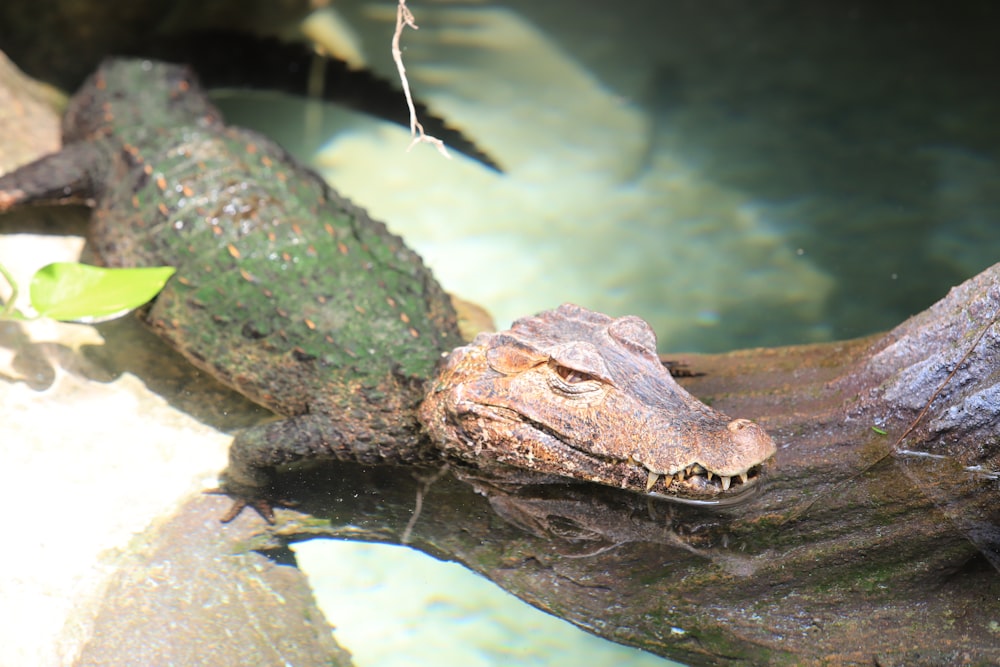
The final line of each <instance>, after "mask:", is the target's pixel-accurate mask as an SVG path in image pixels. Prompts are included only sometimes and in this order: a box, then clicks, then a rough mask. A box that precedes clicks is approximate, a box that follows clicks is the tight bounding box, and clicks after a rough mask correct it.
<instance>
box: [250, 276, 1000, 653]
mask: <svg viewBox="0 0 1000 667" xmlns="http://www.w3.org/2000/svg"><path fill="white" fill-rule="evenodd" d="M998 285H1000V265H997V266H994V267H992V268H990V269H989V270H987V271H985V272H984V273H982V274H981V275H979V276H977V277H976V278H974V279H972V280H970V281H968V282H966V283H964V284H963V285H961V286H959V287H956V288H954V289H953V290H952V291H951V293H950V294H949V295H948V296H947V297H946V298H945V299H944V300H942V301H941V302H939V303H937V304H936V305H934V306H933V307H931V308H930V309H928V310H927V311H925V312H923V313H921V314H919V315H917V316H915V317H913V318H911V319H909V320H907V321H906V322H904V323H903V324H901V325H900V326H899V327H897V328H896V329H894V330H893V331H891V332H889V333H888V334H886V335H884V336H875V337H871V338H867V339H862V340H854V341H847V342H841V343H832V344H821V345H808V346H800V347H788V348H777V349H759V350H747V351H741V352H734V353H730V354H722V355H683V356H681V357H680V360H681V361H683V362H684V363H686V364H688V365H689V366H690V367H691V368H692V369H696V370H697V371H698V372H699V373H700V375H699V376H697V377H693V378H689V379H685V380H683V382H684V383H685V385H686V386H687V388H688V389H689V390H690V391H691V392H692V393H694V394H695V395H696V396H699V397H700V398H702V399H703V400H706V401H708V402H710V403H712V404H713V405H714V406H716V407H718V408H720V409H721V410H723V411H725V412H726V413H727V414H732V415H740V416H752V417H754V418H755V419H758V420H759V421H760V422H761V423H762V424H764V425H765V426H766V427H767V428H768V430H769V431H770V432H771V433H772V435H773V436H774V437H775V440H776V441H777V442H778V443H779V452H778V454H777V456H776V460H775V461H774V465H773V466H772V467H771V469H770V470H769V471H768V474H767V478H766V480H765V482H764V484H763V485H762V487H761V488H760V489H759V490H758V492H757V493H755V494H754V495H753V496H752V497H750V498H748V499H746V500H745V501H743V502H741V503H738V504H734V505H731V506H724V507H691V506H686V505H678V504H675V503H671V502H667V501H664V500H660V499H649V498H645V497H640V496H638V495H635V494H632V493H628V492H618V491H616V490H613V489H606V488H600V487H595V486H591V485H586V484H566V485H552V484H539V485H537V486H520V487H517V488H502V487H500V486H497V485H495V484H493V483H491V482H490V481H488V480H477V479H475V478H474V477H470V476H469V475H468V474H467V473H464V472H462V471H455V472H456V473H457V474H456V475H454V476H452V475H446V476H444V477H440V478H439V479H438V480H437V481H435V482H433V483H430V482H428V481H426V480H428V479H431V478H432V477H434V475H433V471H427V474H426V475H425V476H424V477H423V479H424V480H425V481H424V482H421V481H418V478H419V477H420V475H416V476H415V475H414V474H411V473H412V472H413V471H407V470H404V469H399V468H392V469H390V468H385V469H371V468H370V469H365V468H361V467H359V466H352V465H344V464H339V465H337V466H333V467H329V468H323V469H322V470H314V471H312V472H309V473H303V475H302V476H296V477H295V478H294V479H291V480H287V481H288V482H289V483H291V484H293V485H294V487H295V489H296V494H297V495H301V490H302V489H312V491H311V492H309V495H308V496H307V497H306V498H305V500H304V502H303V505H302V507H301V508H299V510H300V511H299V512H282V513H280V515H279V520H278V523H277V524H276V525H275V526H274V527H272V528H271V529H268V530H267V531H266V532H263V533H261V534H259V535H258V536H257V538H256V539H255V541H253V542H252V544H254V545H255V546H256V547H258V548H267V547H276V546H282V545H285V544H286V543H287V542H288V541H294V540H302V539H308V538H313V537H335V538H347V539H366V540H374V541H382V542H393V543H401V542H407V543H409V544H410V545H411V546H413V547H416V548H418V549H421V550H423V551H425V552H427V553H429V554H431V555H433V556H435V557H438V558H442V559H447V560H455V561H459V562H461V563H464V564H465V565H467V566H468V567H470V568H471V569H473V570H475V571H477V572H479V573H481V574H483V575H484V576H486V577H488V578H489V579H491V580H492V581H494V582H496V583H497V584H498V585H500V586H501V587H503V588H505V589H506V590H508V591H510V592H512V593H514V594H515V595H517V596H518V597H520V598H522V599H524V600H526V601H528V602H529V603H531V604H533V605H535V606H537V607H539V608H541V609H544V610H546V611H549V612H551V613H553V614H555V615H557V616H560V617H562V618H565V619H567V620H569V621H571V622H573V623H575V624H576V625H578V626H580V627H582V628H584V629H586V630H588V631H590V632H593V633H595V634H597V635H600V636H603V637H606V638H608V639H611V640H613V641H617V642H622V643H625V644H630V645H633V646H637V647H639V648H642V649H644V650H647V651H650V652H652V653H656V654H659V655H663V656H667V657H670V658H672V659H675V660H680V661H683V662H686V663H689V664H693V665H772V664H820V663H823V664H828V663H834V664H855V663H856V664H878V665H942V664H984V665H985V664H997V663H998V662H1000V648H998V646H1000V642H998V633H1000V629H998V627H997V625H996V623H997V618H998V616H997V612H998V611H1000V576H998V572H997V570H998V569H1000V492H998V489H1000V482H998V478H1000V476H998V474H997V471H998V470H1000V435H998V429H1000V416H998V412H1000V403H998V400H997V396H998V393H997V392H998V391H1000V385H998V379H1000V365H998V363H997V359H998V354H1000V331H998V330H997V329H998V328H1000V327H995V326H994V325H995V324H996V317H997V313H998V308H1000V288H998ZM984 332H985V333H984ZM675 358H676V357H675ZM925 408H926V410H925ZM918 417H919V420H918ZM455 477H460V478H463V479H464V482H465V483H463V482H460V481H458V480H456V479H455ZM476 492H478V494H479V495H477V493H476ZM418 498H419V501H418ZM421 506H422V507H421ZM416 507H421V511H420V513H419V516H418V517H416V519H415V520H411V519H412V518H413V515H414V510H415V508H416ZM499 517H503V519H501V518H499Z"/></svg>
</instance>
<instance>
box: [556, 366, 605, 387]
mask: <svg viewBox="0 0 1000 667" xmlns="http://www.w3.org/2000/svg"><path fill="white" fill-rule="evenodd" d="M555 371H556V373H557V374H558V375H559V377H561V378H562V379H563V381H565V382H566V384H579V383H580V382H588V381H590V380H596V379H597V378H595V377H594V376H593V375H590V374H588V373H584V372H583V371H578V370H576V369H575V368H570V367H569V366H560V365H558V364H556V367H555Z"/></svg>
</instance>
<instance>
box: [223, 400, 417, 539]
mask: <svg viewBox="0 0 1000 667" xmlns="http://www.w3.org/2000/svg"><path fill="white" fill-rule="evenodd" d="M362 421H364V420H362ZM381 426H382V427H383V428H384V429H385V431H386V432H388V433H386V432H383V433H379V431H377V430H368V429H359V428H357V423H356V422H354V421H342V420H337V419H334V418H331V417H330V416H329V415H326V414H321V413H319V414H305V415H299V416H295V417H288V418H286V419H281V420H279V421H273V422H267V423H264V424H260V425H257V426H253V427H251V428H248V429H245V430H243V431H240V432H239V433H237V434H236V437H235V438H234V439H233V443H232V445H231V446H230V448H229V466H228V468H227V469H226V471H225V472H224V473H223V474H222V475H221V476H220V479H219V488H218V489H213V490H212V491H210V492H209V493H218V494H224V495H228V496H230V497H231V498H232V499H233V505H232V506H231V507H230V508H229V510H228V511H227V512H226V514H225V515H224V516H223V517H222V519H221V521H222V522H223V523H228V522H230V521H232V520H233V519H235V518H236V517H237V516H239V514H240V512H242V511H243V509H244V508H245V507H252V508H253V509H254V510H256V511H257V513H258V514H260V515H261V517H263V518H264V519H265V520H266V521H267V522H268V523H272V522H273V521H274V507H275V506H286V507H289V506H292V505H294V504H295V503H294V502H292V501H290V500H288V499H286V498H282V497H281V495H280V493H279V491H278V488H277V483H276V482H277V476H278V471H279V470H280V469H282V468H287V467H289V466H292V465H294V464H296V463H299V462H303V461H308V462H310V463H313V462H319V461H324V460H326V461H331V460H336V461H354V462H358V463H367V464H372V465H375V464H400V463H418V462H420V461H422V460H423V459H425V458H426V457H425V456H421V453H425V452H424V451H423V450H424V448H422V447H420V444H419V442H420V441H419V439H418V438H417V437H416V435H415V434H414V435H411V436H410V437H401V434H400V432H399V430H398V427H400V426H404V428H405V430H406V431H411V429H412V427H411V426H410V425H409V424H407V425H401V424H394V425H386V424H381ZM393 426H396V427H397V428H393ZM393 431H395V437H392V438H382V437H378V436H379V435H388V434H390V433H392V432H393Z"/></svg>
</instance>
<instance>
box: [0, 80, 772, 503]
mask: <svg viewBox="0 0 1000 667" xmlns="http://www.w3.org/2000/svg"><path fill="white" fill-rule="evenodd" d="M63 130H64V131H63V133H64V148H63V150H61V151H60V152H59V153H55V154H53V155H50V156H47V157H44V158H42V159H40V160H38V161H36V162H34V163H32V164H30V165H27V166H25V167H22V168H21V169H19V170H17V171H16V172H13V173H11V174H8V175H6V176H4V177H2V178H0V212H3V211H4V210H7V209H10V208H13V207H15V206H20V205H23V204H29V203H61V202H71V201H86V202H89V203H91V204H92V205H93V207H94V221H93V225H92V229H91V238H90V242H91V244H92V245H93V247H94V249H95V250H96V252H97V254H98V255H99V256H100V258H101V259H102V261H103V262H104V263H105V264H107V265H109V266H154V265H172V266H176V267H177V273H176V274H175V275H174V277H173V278H171V280H170V281H169V282H168V284H167V286H166V287H165V289H164V290H163V292H162V293H161V294H160V295H159V296H158V297H157V298H156V300H155V301H154V302H153V304H152V305H151V306H150V307H149V308H148V309H147V310H146V311H145V313H144V318H145V320H146V322H147V323H148V324H149V325H150V326H151V327H152V328H153V329H154V330H155V331H156V332H157V333H159V334H160V335H161V336H163V337H164V338H165V339H166V340H167V341H168V342H169V343H170V344H171V345H172V346H173V347H175V348H176V349H177V350H178V351H179V352H181V354H183V355H184V356H185V357H187V358H188V359H189V360H190V361H191V362H192V363H193V364H195V365H196V366H198V367H199V368H202V369H204V370H205V371H207V372H208V373H210V374H212V375H213V376H215V377H217V378H218V379H219V380H221V381H222V382H224V383H226V384H228V385H229V386H231V387H233V388H234V389H236V390H237V391H239V392H240V393H242V394H244V395H246V396H247V397H249V398H250V399H252V400H254V401H256V402H257V403H259V404H261V405H263V406H265V407H268V408H270V409H271V410H273V411H274V412H276V413H278V414H279V415H281V416H283V417H285V418H284V419H282V420H279V421H276V422H271V423H268V424H264V425H261V426H258V427H255V428H251V429H248V430H246V431H243V432H241V433H239V434H238V435H237V437H236V438H235V439H234V442H233V446H232V448H231V450H230V465H229V468H228V470H227V472H226V474H225V476H224V479H223V488H224V490H225V491H226V492H227V493H229V494H230V495H232V496H233V497H234V498H236V499H237V503H236V505H235V506H234V510H233V511H232V512H231V513H230V517H229V518H231V516H235V514H236V513H238V512H239V510H240V509H241V508H242V507H243V506H244V505H245V504H246V503H248V502H249V503H252V504H253V505H254V506H255V507H256V508H257V509H258V510H259V511H260V512H261V513H262V514H263V515H264V516H265V517H267V518H269V517H270V512H271V509H270V502H271V500H272V498H271V495H272V485H273V481H274V475H275V474H276V471H277V469H279V468H280V467H281V466H284V465H287V464H290V463H294V462H296V461H299V460H305V459H313V458H320V457H336V458H341V459H353V460H360V461H362V462H369V463H418V462H423V461H430V460H434V459H450V460H458V461H462V462H464V464H465V465H468V466H472V467H474V468H475V469H476V470H478V471H480V472H483V473H488V474H496V475H498V476H507V477H508V478H510V479H516V478H517V477H518V471H524V473H525V474H539V473H540V474H543V475H554V476H556V477H574V478H579V479H585V480H589V481H593V482H598V483H603V484H609V485H612V486H617V487H622V488H629V489H633V490H635V491H639V492H650V491H652V492H654V493H663V494H665V495H670V496H675V495H686V496H689V497H695V498H716V497H719V496H726V495H731V494H733V493H734V492H735V491H736V490H737V489H735V488H733V489H730V488H729V487H730V485H731V484H732V485H734V486H735V487H741V486H743V482H747V481H752V479H753V478H754V477H756V474H757V472H759V467H760V464H761V463H762V462H763V461H764V460H765V459H767V458H768V457H769V456H771V454H773V452H774V443H773V442H772V441H771V439H770V438H769V437H768V436H767V434H766V433H764V431H763V430H762V429H761V428H760V427H759V426H757V425H756V424H753V423H751V422H749V421H747V420H731V419H730V418H729V417H726V416H725V415H722V414H721V413H718V412H717V411H714V410H712V409H710V408H708V407H707V406H705V405H703V404H701V403H700V402H698V401H697V400H696V399H695V398H693V397H691V396H690V395H689V394H687V392H685V391H684V390H683V389H681V388H680V387H679V386H678V385H677V384H676V382H674V381H673V379H672V378H671V377H670V374H669V373H668V372H667V371H666V370H665V369H664V368H663V366H662V365H661V364H660V363H659V361H658V360H657V359H656V355H655V345H656V341H655V337H654V336H653V333H652V331H651V330H650V329H649V327H648V325H646V324H645V322H643V321H642V320H639V319H638V318H620V319H618V320H612V319H611V318H608V317H606V316H604V315H600V314H597V313H591V312H590V311H587V310H585V309H582V308H579V307H577V306H563V307H562V308H560V309H558V310H555V311H550V312H548V313H543V314H542V315H540V316H538V317H537V318H528V319H525V320H521V321H519V322H518V323H517V324H515V326H514V328H513V329H512V330H511V331H510V332H505V333H502V334H496V335H485V336H480V337H479V338H478V339H477V340H476V341H475V342H474V343H473V344H472V345H470V346H467V347H463V348H459V349H458V350H456V351H455V352H454V353H453V354H451V355H450V356H451V358H450V361H449V363H448V364H447V367H446V368H445V369H444V371H443V372H442V373H441V375H440V376H439V377H437V378H435V379H434V380H433V382H432V383H431V384H430V385H429V387H430V392H429V394H428V397H427V400H426V401H425V400H424V392H425V384H427V382H426V381H427V380H429V379H431V378H433V377H434V373H435V369H436V366H437V365H438V362H439V361H440V360H441V358H442V356H443V355H444V354H445V353H447V352H448V351H449V350H452V349H453V348H455V347H456V346H457V345H459V344H460V342H461V341H460V338H459V334H458V329H457V325H456V322H455V314H454V311H453V310H452V307H451V304H450V302H449V300H448V298H447V296H446V295H445V293H444V292H443V291H442V290H441V288H440V287H439V285H438V284H437V282H436V281H435V280H434V278H433V276H432V275H431V274H430V272H429V270H428V269H427V268H426V267H425V266H424V265H423V263H422V262H421V260H420V258H419V257H418V256H417V255H416V254H414V253H413V252H412V251H410V250H409V249H408V248H406V246H405V245H403V243H402V241H401V240H400V239H399V238H398V237H396V236H394V235H392V234H390V233H389V232H388V231H386V229H385V226H384V225H383V224H382V223H379V222H375V221H373V220H371V219H370V218H369V217H368V216H367V215H366V214H365V213H364V211H362V210H360V209H358V208H357V207H355V206H353V205H351V204H350V203H349V202H347V201H345V200H344V199H343V198H341V197H340V196H339V195H337V194H336V193H335V192H334V191H333V190H331V189H330V188H329V187H328V186H327V185H326V184H325V183H324V182H323V181H322V180H321V179H320V178H319V177H318V176H317V175H315V174H314V173H313V172H311V171H309V170H308V169H306V168H305V167H303V166H301V165H299V164H298V163H297V162H296V161H295V160H294V159H292V158H291V157H290V156H289V155H288V154H287V153H286V152H285V151H284V150H282V149H281V148H280V147H279V146H277V145H276V144H274V143H273V142H271V141H270V140H268V139H266V138H265V137H263V136H261V135H258V134H256V133H253V132H251V131H248V130H245V129H240V128H235V127H228V126H226V125H224V124H223V122H222V119H221V116H220V114H219V112H218V111H217V110H216V109H215V108H214V107H212V105H211V104H210V103H209V102H208V101H207V99H206V98H205V96H204V95H203V94H202V93H201V92H200V90H199V88H198V84H197V82H196V81H195V79H194V77H193V76H192V75H191V73H190V72H189V71H188V70H187V69H186V68H183V67H178V66H174V65H167V64H163V63H156V62H150V61H138V60H112V61H108V62H106V63H105V64H104V65H103V66H102V67H101V68H100V69H99V70H98V72H97V73H95V74H94V75H93V76H92V77H91V78H90V79H89V80H88V82H87V83H86V84H85V85H84V86H83V87H82V89H81V91H80V92H79V93H77V94H76V95H75V96H74V98H73V100H72V101H71V103H70V106H69V109H68V110H67V113H66V117H65V119H64V128H63ZM421 402H423V403H424V404H423V407H422V408H421ZM418 410H419V412H420V414H419V417H418ZM713 477H714V479H713ZM661 480H662V481H661ZM657 484H659V486H657Z"/></svg>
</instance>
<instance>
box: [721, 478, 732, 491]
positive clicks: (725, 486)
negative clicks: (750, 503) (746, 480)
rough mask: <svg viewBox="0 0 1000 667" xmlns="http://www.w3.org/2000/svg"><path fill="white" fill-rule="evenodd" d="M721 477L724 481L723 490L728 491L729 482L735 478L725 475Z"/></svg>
mask: <svg viewBox="0 0 1000 667" xmlns="http://www.w3.org/2000/svg"><path fill="white" fill-rule="evenodd" d="M719 479H720V480H721V481H722V490H723V491H728V490H729V483H730V482H731V481H733V478H732V477H726V476H725V475H719Z"/></svg>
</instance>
